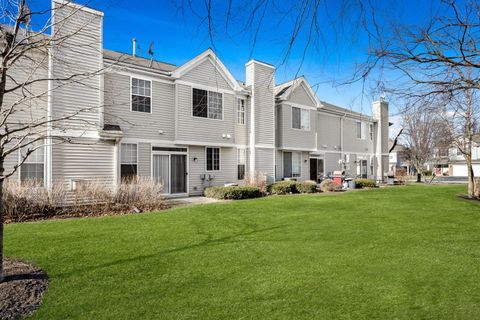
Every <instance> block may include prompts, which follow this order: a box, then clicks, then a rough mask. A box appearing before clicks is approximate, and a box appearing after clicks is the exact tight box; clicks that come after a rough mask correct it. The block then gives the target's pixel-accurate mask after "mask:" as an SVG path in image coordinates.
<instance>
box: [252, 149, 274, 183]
mask: <svg viewBox="0 0 480 320" xmlns="http://www.w3.org/2000/svg"><path fill="white" fill-rule="evenodd" d="M255 151H256V157H255V168H256V171H258V172H261V173H263V174H265V175H266V178H267V183H273V182H274V180H275V178H274V177H275V161H274V159H275V149H273V148H270V149H267V148H256V150H255Z"/></svg>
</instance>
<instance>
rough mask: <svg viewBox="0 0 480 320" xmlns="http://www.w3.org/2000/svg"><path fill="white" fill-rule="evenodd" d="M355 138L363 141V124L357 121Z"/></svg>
mask: <svg viewBox="0 0 480 320" xmlns="http://www.w3.org/2000/svg"><path fill="white" fill-rule="evenodd" d="M356 131H357V138H358V139H362V140H365V122H361V121H357V130H356Z"/></svg>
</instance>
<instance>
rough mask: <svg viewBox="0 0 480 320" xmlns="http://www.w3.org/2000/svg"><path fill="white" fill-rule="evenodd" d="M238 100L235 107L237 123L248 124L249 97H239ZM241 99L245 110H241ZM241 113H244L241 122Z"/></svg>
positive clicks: (240, 124)
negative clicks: (241, 121)
mask: <svg viewBox="0 0 480 320" xmlns="http://www.w3.org/2000/svg"><path fill="white" fill-rule="evenodd" d="M236 101H237V103H236V108H235V111H236V112H235V118H236V119H235V120H236V121H235V123H236V124H237V125H239V126H245V125H246V124H247V99H245V98H239V97H237V98H236ZM240 101H243V111H240V110H239V103H240ZM240 113H243V123H240V122H239V119H240V117H239V114H240Z"/></svg>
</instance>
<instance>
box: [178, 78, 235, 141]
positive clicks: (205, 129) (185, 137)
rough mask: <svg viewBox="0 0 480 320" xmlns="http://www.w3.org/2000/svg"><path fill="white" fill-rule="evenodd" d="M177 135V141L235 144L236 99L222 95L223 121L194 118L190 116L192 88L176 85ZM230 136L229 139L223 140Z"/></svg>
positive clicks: (228, 95)
mask: <svg viewBox="0 0 480 320" xmlns="http://www.w3.org/2000/svg"><path fill="white" fill-rule="evenodd" d="M177 97H178V101H177V117H178V118H177V122H176V123H177V135H176V140H179V141H195V142H199V143H206V144H211V143H232V144H233V143H235V125H234V123H235V116H234V115H235V112H236V99H235V97H234V96H233V95H232V94H229V93H223V120H217V119H209V118H201V117H194V116H193V115H192V87H190V86H186V85H183V84H177ZM223 134H230V136H231V139H225V138H223Z"/></svg>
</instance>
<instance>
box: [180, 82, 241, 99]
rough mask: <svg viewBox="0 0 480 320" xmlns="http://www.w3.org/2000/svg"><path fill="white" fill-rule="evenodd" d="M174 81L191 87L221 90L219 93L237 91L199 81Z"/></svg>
mask: <svg viewBox="0 0 480 320" xmlns="http://www.w3.org/2000/svg"><path fill="white" fill-rule="evenodd" d="M174 83H176V84H181V85H184V86H189V87H192V88H193V87H195V88H196V89H200V90H207V91H212V92H219V93H222V94H224V93H226V94H232V95H235V94H236V92H235V91H233V90H228V89H222V88H218V87H212V86H208V85H204V84H199V83H195V82H191V81H183V80H175V82H174Z"/></svg>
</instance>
